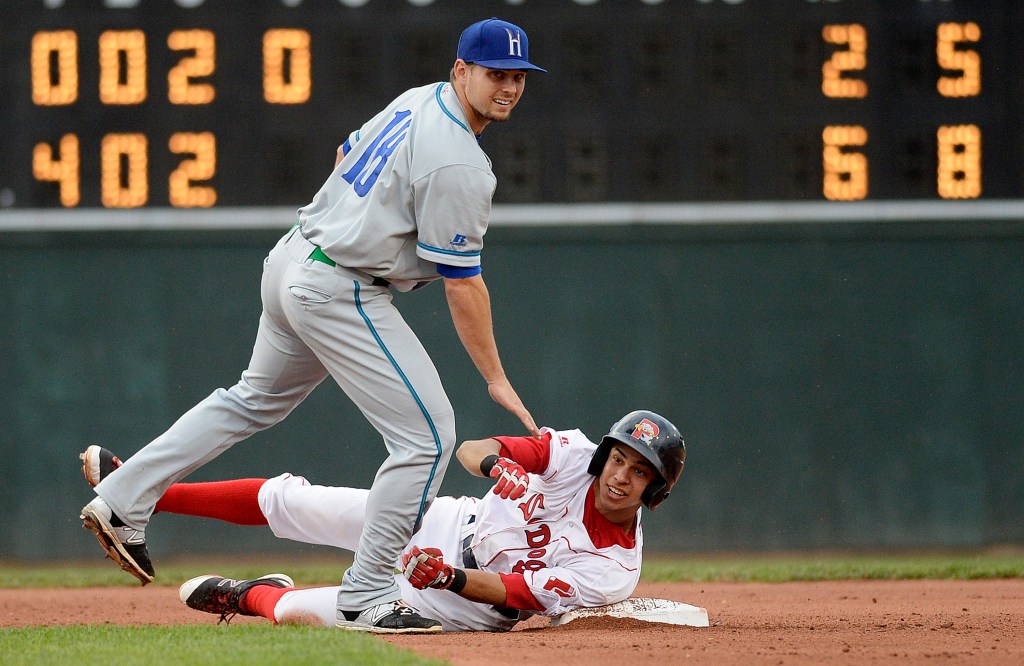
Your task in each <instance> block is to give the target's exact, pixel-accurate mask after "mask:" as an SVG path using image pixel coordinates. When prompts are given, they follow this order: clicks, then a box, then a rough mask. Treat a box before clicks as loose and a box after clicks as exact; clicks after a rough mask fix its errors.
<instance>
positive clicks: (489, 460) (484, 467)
mask: <svg viewBox="0 0 1024 666" xmlns="http://www.w3.org/2000/svg"><path fill="white" fill-rule="evenodd" d="M496 462H498V456H497V455H496V454H494V453H492V454H491V455H489V456H486V457H485V458H484V459H483V460H481V461H480V471H481V472H483V473H484V476H490V475H491V470H492V469H494V464H495V463H496Z"/></svg>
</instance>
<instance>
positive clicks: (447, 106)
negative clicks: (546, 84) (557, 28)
mask: <svg viewBox="0 0 1024 666" xmlns="http://www.w3.org/2000/svg"><path fill="white" fill-rule="evenodd" d="M527 71H541V72H543V71H544V70H543V69H541V68H540V67H537V66H536V65H534V64H532V63H531V62H530V60H529V43H528V40H527V36H526V33H525V32H523V30H522V29H520V28H519V27H517V26H515V25H513V24H511V23H508V22H505V21H501V20H498V19H489V20H486V21H481V22H478V23H475V24H473V25H471V26H469V27H468V28H466V30H465V31H464V32H463V33H462V36H461V38H460V40H459V45H458V50H457V57H456V60H455V64H454V66H453V68H452V70H451V74H450V80H449V81H448V82H443V83H433V84H430V85H427V86H423V87H421V88H414V89H412V90H409V91H407V92H405V93H403V94H402V95H400V96H399V97H398V98H397V99H395V100H394V101H393V102H392V103H391V104H389V105H388V106H387V107H386V108H385V109H384V110H383V111H381V112H380V113H378V114H377V115H376V116H374V117H373V118H372V119H370V120H369V121H368V122H366V123H365V124H364V125H363V126H362V127H360V128H359V129H357V130H356V131H354V132H352V133H351V134H350V135H349V136H348V138H347V139H346V140H345V142H344V143H343V144H342V146H341V147H340V148H339V149H338V159H337V161H336V164H335V168H334V170H333V171H332V173H331V175H330V176H329V177H328V179H327V181H326V182H325V183H324V185H323V186H322V187H321V188H320V191H319V192H317V194H316V196H315V197H314V198H313V200H312V202H311V203H310V204H309V205H307V206H305V207H303V208H301V209H299V215H298V218H299V221H298V224H296V225H295V227H293V228H292V229H291V230H290V231H289V232H288V233H286V234H285V235H284V237H283V238H282V239H281V240H280V241H279V242H278V243H277V245H276V246H275V247H274V249H273V250H271V252H270V254H269V255H268V256H267V258H266V260H265V262H264V267H263V278H262V284H261V297H262V301H263V313H262V315H261V316H260V321H259V329H258V331H257V335H256V342H255V345H254V348H253V353H252V358H251V360H250V362H249V367H248V369H246V370H245V371H244V372H243V373H242V376H241V379H240V381H239V382H238V383H237V384H236V385H235V386H233V387H231V388H230V389H227V390H224V389H218V390H216V391H214V392H213V394H211V395H210V396H209V397H208V398H206V399H205V400H203V401H202V402H200V403H199V404H198V405H196V406H195V407H194V408H192V409H191V410H190V411H188V412H187V413H186V414H184V415H183V416H182V417H181V418H180V419H179V420H178V421H177V422H176V423H174V425H172V426H171V428H170V429H169V430H168V431H167V432H165V433H164V434H162V435H160V436H159V437H158V438H156V439H155V440H154V441H152V442H151V443H149V444H148V445H147V446H145V447H144V448H142V449H141V450H140V451H139V452H138V453H136V454H135V455H134V456H132V457H131V458H129V459H127V460H126V461H125V463H124V465H122V466H121V467H120V468H119V469H117V470H116V471H115V472H114V473H112V474H110V475H109V476H108V477H107V478H105V479H104V480H103V481H102V482H101V483H100V484H99V485H98V486H96V489H95V490H96V494H97V497H96V498H95V499H94V500H93V501H91V502H89V504H87V505H86V506H85V507H84V508H83V509H82V512H81V518H82V520H83V525H84V526H85V527H86V528H87V529H89V530H91V531H92V532H93V533H94V534H95V535H96V538H97V539H98V540H99V542H100V545H101V546H102V547H103V549H104V550H105V551H106V552H107V555H108V556H109V557H110V558H111V559H113V560H114V561H115V562H117V563H118V564H120V565H121V567H122V568H123V569H125V570H126V571H128V572H129V573H131V574H132V575H134V576H135V577H136V578H138V579H139V580H140V581H141V582H142V584H143V585H145V584H146V583H148V582H150V581H152V580H153V576H154V570H153V566H152V564H151V562H150V558H149V553H148V549H147V547H146V539H145V529H146V527H147V524H148V522H149V518H150V515H151V514H152V512H153V508H154V506H155V504H156V501H157V500H158V499H159V498H160V497H161V496H162V495H163V494H164V491H166V490H167V488H168V487H169V486H171V485H172V484H173V483H175V482H176V481H178V480H180V479H182V478H184V477H186V476H187V475H188V474H189V473H191V472H192V471H194V470H196V469H197V468H199V467H200V466H202V465H203V464H205V463H206V462H208V461H209V460H211V459H213V458H214V457H216V456H218V455H220V454H221V453H222V452H224V451H225V450H227V449H228V448H230V447H231V446H232V445H234V444H235V443H237V442H239V441H241V440H243V439H245V438H247V437H248V436H250V435H252V434H253V433H255V432H258V431H260V430H264V429H266V428H269V427H270V426H272V425H274V424H276V423H278V422H280V421H281V420H282V419H284V418H285V417H286V416H287V415H288V414H289V413H290V412H291V410H293V409H294V408H295V407H296V406H297V405H298V404H299V403H300V402H302V400H303V399H304V398H305V397H306V396H307V395H309V393H310V392H311V391H312V390H313V389H314V388H315V387H316V386H317V385H318V384H319V383H320V382H322V381H323V380H324V379H326V378H327V376H328V375H330V376H331V377H332V378H333V379H334V380H335V381H336V382H337V383H338V385H339V386H340V387H341V388H342V390H344V391H345V393H346V394H347V395H348V396H349V398H351V399H352V401H353V402H354V403H355V404H356V406H357V407H358V408H359V409H360V411H361V412H362V413H363V415H364V416H365V417H366V418H367V419H368V420H369V421H370V423H371V424H372V425H373V426H374V427H375V428H376V429H377V430H378V432H380V433H381V435H382V436H383V438H384V444H385V446H386V448H387V451H388V458H387V459H386V460H385V461H384V463H383V464H382V465H381V467H380V469H379V471H378V472H377V475H376V477H375V479H374V482H373V485H372V487H371V489H370V491H369V494H368V497H367V500H366V527H365V529H364V530H363V532H362V536H361V538H360V540H359V544H358V547H357V548H356V550H355V558H354V561H353V564H352V566H351V567H350V568H349V569H348V570H347V571H346V572H345V574H344V577H343V580H342V584H341V587H340V591H339V593H338V595H337V623H338V626H340V627H343V628H348V629H359V630H367V629H368V628H371V627H372V628H373V630H374V631H395V632H434V631H440V630H441V625H440V623H439V622H437V621H436V620H434V619H431V618H426V617H423V616H421V615H420V614H419V613H418V611H417V610H416V609H414V608H412V607H410V606H408V605H407V604H405V603H404V602H403V601H402V599H401V591H400V589H399V587H398V585H397V584H396V582H395V579H394V576H393V575H392V568H393V566H394V563H395V561H396V558H397V557H398V555H399V554H400V553H401V550H402V548H404V547H405V546H406V545H407V544H408V543H409V539H410V537H411V536H412V534H413V532H414V531H415V530H416V528H417V526H418V525H419V523H420V521H421V519H422V517H423V514H424V512H425V511H426V509H427V507H428V506H429V505H430V503H431V500H432V499H433V498H434V496H435V495H436V493H437V490H438V488H439V486H440V484H441V480H442V478H443V477H444V474H445V471H446V469H447V466H448V462H449V459H450V458H451V454H452V451H453V449H454V446H455V417H454V410H453V409H452V406H451V404H450V402H449V400H448V397H447V396H446V395H445V391H444V388H443V386H442V385H441V380H440V378H439V376H438V373H437V370H436V369H435V368H434V364H433V363H432V362H431V359H430V358H429V357H428V355H427V353H426V351H425V350H424V349H423V346H422V345H421V344H420V342H419V340H418V339H417V337H416V335H415V334H414V333H413V331H412V330H411V329H410V328H409V326H408V325H407V324H406V322H405V321H404V320H403V318H402V317H401V315H400V314H399V312H398V310H397V309H396V308H395V307H394V305H393V304H392V293H391V290H392V289H394V290H398V291H403V292H404V291H411V290H413V289H417V288H419V287H422V286H424V285H426V284H428V283H430V282H432V281H435V280H438V279H443V282H444V287H445V295H446V297H447V300H448V305H449V309H450V311H451V316H452V320H453V322H454V325H455V328H456V331H457V332H458V335H459V338H460V339H461V341H462V344H463V346H464V347H465V348H466V351H467V352H468V353H469V355H470V357H471V358H472V360H473V362H474V364H475V365H476V367H477V369H478V370H479V371H480V374H481V375H482V376H483V378H484V380H485V381H486V383H487V390H488V392H489V394H490V396H491V397H492V398H493V399H494V400H495V401H496V402H497V403H498V404H500V405H501V406H503V407H505V408H506V409H508V410H509V411H510V412H512V413H513V414H515V415H516V416H517V417H518V418H519V419H520V420H521V421H522V423H523V424H524V426H525V427H526V429H527V431H528V432H529V433H531V434H533V435H535V436H539V430H538V428H537V425H536V423H535V422H534V419H533V417H532V416H531V415H530V412H529V411H528V410H527V409H526V407H525V406H524V405H523V403H522V401H521V400H520V398H519V396H518V395H517V394H516V391H515V389H513V387H512V385H511V383H510V382H509V380H508V378H507V377H506V375H505V371H504V369H503V367H502V364H501V360H500V358H499V355H498V351H497V346H496V344H495V340H494V334H493V330H492V322H491V308H490V298H489V295H488V292H487V288H486V285H485V284H484V280H483V277H482V274H481V270H482V268H481V261H480V255H481V250H482V248H483V236H484V232H485V231H486V230H487V222H488V217H489V214H490V206H491V197H492V195H493V193H494V189H495V184H496V182H495V178H494V174H493V173H492V171H491V164H490V160H489V159H488V158H487V156H486V155H485V154H484V152H483V151H482V150H481V148H480V147H479V145H478V140H479V138H480V134H481V132H482V131H483V130H484V128H485V127H486V126H487V125H488V124H489V123H490V122H491V121H504V120H506V119H507V118H508V117H509V114H510V113H511V111H512V109H513V108H514V107H515V105H516V103H517V102H518V101H519V98H520V96H521V95H522V92H523V87H524V85H525V82H526V73H527ZM338 510H340V509H338Z"/></svg>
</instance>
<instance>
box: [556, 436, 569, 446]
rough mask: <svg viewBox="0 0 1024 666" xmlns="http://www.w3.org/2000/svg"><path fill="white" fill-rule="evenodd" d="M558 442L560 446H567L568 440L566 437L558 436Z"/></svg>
mask: <svg viewBox="0 0 1024 666" xmlns="http://www.w3.org/2000/svg"><path fill="white" fill-rule="evenodd" d="M558 442H559V443H560V444H561V445H562V446H569V438H568V437H566V436H565V435H559V436H558Z"/></svg>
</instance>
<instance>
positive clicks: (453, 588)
mask: <svg viewBox="0 0 1024 666" xmlns="http://www.w3.org/2000/svg"><path fill="white" fill-rule="evenodd" d="M467 580H469V577H468V576H466V572H465V571H463V570H462V569H455V570H454V571H453V573H452V582H450V583H448V587H446V588H444V589H446V590H448V591H449V592H455V593H456V594H458V593H459V592H462V588H464V587H466V581H467Z"/></svg>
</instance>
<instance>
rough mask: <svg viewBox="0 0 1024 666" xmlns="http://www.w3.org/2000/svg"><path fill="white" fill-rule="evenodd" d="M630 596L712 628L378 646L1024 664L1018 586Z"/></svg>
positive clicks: (55, 599) (150, 598)
mask: <svg viewBox="0 0 1024 666" xmlns="http://www.w3.org/2000/svg"><path fill="white" fill-rule="evenodd" d="M635 596H642V597H662V598H666V599H674V600H676V601H683V602H686V603H690V604H694V605H697V606H703V607H704V608H707V609H708V614H709V616H710V619H711V626H710V627H706V628H692V627H677V626H671V625H665V624H656V623H648V622H641V621H638V620H628V619H613V618H590V619H581V620H577V621H575V622H572V623H571V624H568V625H566V626H563V627H549V626H547V620H546V619H545V618H533V619H531V620H529V621H527V622H524V623H521V624H520V625H519V626H518V627H517V628H516V629H515V630H514V631H512V632H510V633H506V634H482V633H476V634H443V635H438V636H395V637H389V638H384V639H382V640H387V641H388V642H390V643H393V644H395V645H397V646H400V647H402V648H404V649H408V650H413V651H415V652H418V653H421V654H424V655H429V656H432V657H438V658H441V659H445V660H447V661H449V662H451V663H452V664H456V665H457V666H493V665H494V664H495V663H498V662H501V663H512V664H546V663H559V664H588V665H592V664H609V663H616V662H618V663H624V662H625V663H630V664H686V663H692V664H697V663H701V664H716V665H724V666H732V665H736V666H758V665H761V664H765V665H767V664H771V665H773V666H775V665H779V664H784V665H809V664H890V663H892V664H895V663H899V664H901V665H903V666H913V665H917V664H941V663H947V664H986V665H987V664H993V665H1003V664H1005V665H1007V666H1010V665H1013V666H1018V665H1019V664H1024V579H1010V580H982V581H850V582H821V583H780V584H768V583H757V584H749V583H685V584H678V583H674V584H650V583H642V584H641V585H640V587H639V588H637V591H636V594H635ZM216 621H217V618H216V617H215V616H213V615H207V614H203V613H198V612H196V611H192V610H189V609H188V608H186V607H185V606H184V605H183V604H182V603H181V602H180V601H178V595H177V589H176V588H174V587H152V586H151V587H146V588H142V587H138V588H129V587H116V588H109V587H108V588H93V589H15V590H0V627H22V626H31V625H58V624H125V625H134V624H148V625H176V624H206V623H216ZM265 621H266V620H262V619H260V618H245V617H238V618H236V619H235V620H234V621H233V622H232V624H234V623H236V622H237V623H243V622H265ZM225 631H230V628H228V627H225ZM499 655H500V656H499Z"/></svg>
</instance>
